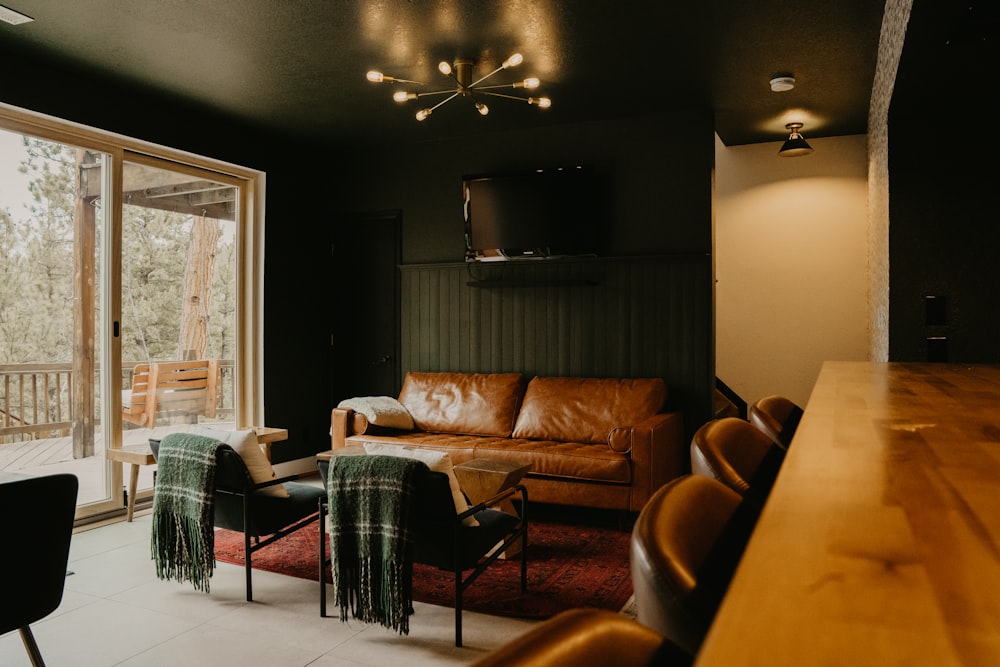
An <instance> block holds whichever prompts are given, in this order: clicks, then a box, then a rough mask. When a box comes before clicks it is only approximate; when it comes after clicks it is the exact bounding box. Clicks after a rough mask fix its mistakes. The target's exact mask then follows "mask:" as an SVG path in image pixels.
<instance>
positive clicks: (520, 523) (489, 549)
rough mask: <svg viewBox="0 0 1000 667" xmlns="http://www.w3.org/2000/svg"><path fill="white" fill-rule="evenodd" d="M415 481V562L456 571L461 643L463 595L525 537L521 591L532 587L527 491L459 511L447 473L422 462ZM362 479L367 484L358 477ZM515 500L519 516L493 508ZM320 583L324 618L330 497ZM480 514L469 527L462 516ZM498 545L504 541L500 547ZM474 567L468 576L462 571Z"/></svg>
mask: <svg viewBox="0 0 1000 667" xmlns="http://www.w3.org/2000/svg"><path fill="white" fill-rule="evenodd" d="M329 467H330V461H329V460H320V461H319V470H320V475H321V476H322V478H323V482H324V484H325V483H326V481H327V480H328V479H329ZM421 467H422V471H421V474H420V475H419V477H418V479H417V483H416V494H415V495H416V497H417V499H418V500H417V504H416V507H415V508H414V516H415V523H416V525H415V526H413V535H414V538H413V542H414V547H413V562H414V563H420V564H423V565H430V566H433V567H437V568H438V569H441V570H447V571H450V572H453V573H454V575H455V646H461V645H462V593H463V592H464V591H465V589H466V588H468V587H469V585H470V584H471V583H472V582H473V581H474V580H475V579H476V578H477V577H478V576H479V575H480V574H482V573H483V571H485V570H486V568H487V567H489V565H490V564H492V563H494V562H495V561H496V560H497V559H498V558H500V556H501V554H502V553H503V552H504V551H505V550H506V549H507V548H508V547H509V546H511V545H512V544H514V543H515V542H517V541H518V540H521V547H522V548H521V554H520V555H521V591H526V590H528V519H527V516H526V509H527V502H528V492H527V490H526V489H525V488H524V486H523V485H521V484H518V485H515V486H513V487H511V488H509V489H506V490H505V491H502V492H500V493H498V494H497V495H495V496H493V497H492V498H488V499H487V500H485V501H483V502H481V503H479V504H478V505H474V506H470V507H469V509H468V510H466V511H465V512H462V513H460V514H459V513H456V512H455V500H454V496H453V495H452V492H451V487H450V485H449V481H448V476H447V475H446V474H444V473H441V472H434V471H432V470H430V469H429V468H427V466H426V465H423V464H422V466H421ZM359 483H362V484H363V483H364V482H363V480H359ZM508 498H512V499H514V500H515V501H516V503H517V504H518V505H519V509H520V513H519V516H514V515H512V514H508V513H507V512H502V511H500V510H496V509H490V506H492V505H496V504H497V503H499V502H500V501H501V500H505V499H508ZM319 514H320V516H319V560H320V568H319V584H320V597H319V600H320V616H326V586H327V585H326V571H327V569H328V568H329V567H330V565H331V563H330V559H329V557H328V555H327V547H328V541H327V537H326V516H327V499H326V498H323V499H322V500H321V501H320V502H319ZM468 516H475V517H476V520H477V521H478V522H479V525H478V526H466V525H464V524H463V523H462V519H464V518H466V517H468ZM497 545H500V546H499V547H497ZM467 570H472V572H471V573H469V574H468V575H467V576H466V577H465V578H463V576H462V575H463V572H465V571H467Z"/></svg>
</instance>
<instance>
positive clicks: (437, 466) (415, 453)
mask: <svg viewBox="0 0 1000 667" xmlns="http://www.w3.org/2000/svg"><path fill="white" fill-rule="evenodd" d="M365 454H372V455H380V456H400V457H403V458H408V459H416V460H417V461H423V462H424V463H426V464H427V467H428V468H430V469H431V470H433V471H435V472H443V473H444V474H446V475H448V484H449V486H451V497H452V499H453V500H454V501H455V513H456V514H460V513H462V512H464V511H465V510H467V509H469V501H467V500H466V499H465V494H463V493H462V487H460V486H459V485H458V478H457V477H455V468H454V466H453V465H452V464H451V456H449V455H448V452H440V451H438V450H436V449H423V448H421V447H404V446H402V445H390V444H387V443H384V442H366V443H365ZM462 524H463V525H465V526H478V525H479V522H478V521H476V517H474V516H468V517H465V518H464V519H462Z"/></svg>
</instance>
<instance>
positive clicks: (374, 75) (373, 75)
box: [367, 70, 385, 83]
mask: <svg viewBox="0 0 1000 667" xmlns="http://www.w3.org/2000/svg"><path fill="white" fill-rule="evenodd" d="M367 76H368V80H369V81H371V82H372V83H382V82H383V81H385V75H384V74H382V72H377V71H375V70H371V71H370V72H368V74H367Z"/></svg>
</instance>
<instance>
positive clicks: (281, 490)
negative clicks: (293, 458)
mask: <svg viewBox="0 0 1000 667" xmlns="http://www.w3.org/2000/svg"><path fill="white" fill-rule="evenodd" d="M185 432H186V433H194V434H195V435H204V436H206V437H209V438H215V439H216V440H218V441H219V442H224V443H226V444H227V445H229V446H230V447H232V448H233V450H235V452H236V453H237V454H239V455H240V458H241V459H243V463H245V464H246V466H247V470H249V471H250V478H251V479H253V481H254V482H255V483H257V484H262V483H264V482H270V481H271V480H272V479H274V478H275V477H277V475H275V473H274V468H272V467H271V463H270V461H268V460H267V457H266V456H264V452H263V451H262V450H261V448H260V445H259V444H257V434H256V433H254V432H253V429H251V428H248V429H243V430H239V431H227V430H223V429H220V428H208V427H207V426H192V427H190V428H185ZM260 493H263V494H267V495H269V496H274V497H275V498H287V497H288V491H286V490H285V487H284V486H282V485H281V484H275V485H274V486H269V487H267V488H266V489H261V490H260Z"/></svg>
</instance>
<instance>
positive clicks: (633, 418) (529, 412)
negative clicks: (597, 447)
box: [513, 377, 667, 446]
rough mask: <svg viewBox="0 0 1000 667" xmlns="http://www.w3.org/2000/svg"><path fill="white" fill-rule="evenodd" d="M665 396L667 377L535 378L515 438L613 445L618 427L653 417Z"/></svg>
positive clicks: (664, 401) (526, 393)
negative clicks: (613, 434) (611, 443)
mask: <svg viewBox="0 0 1000 667" xmlns="http://www.w3.org/2000/svg"><path fill="white" fill-rule="evenodd" d="M666 400H667V386H666V383H665V382H664V381H663V379H662V378H631V379H629V378H573V377H535V378H532V380H531V382H529V383H528V388H527V390H526V391H525V393H524V401H523V403H522V405H521V411H520V413H519V414H518V416H517V423H516V424H515V425H514V432H513V437H515V438H530V439H534V440H560V441H565V442H589V443H600V442H603V443H607V444H610V438H611V434H612V432H613V431H614V430H615V429H617V428H621V427H628V426H632V425H634V424H636V423H638V422H640V421H642V420H644V419H647V418H649V417H652V416H653V415H655V414H656V413H657V412H659V411H660V410H662V409H663V406H664V404H665V403H666ZM619 446H620V445H619Z"/></svg>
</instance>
